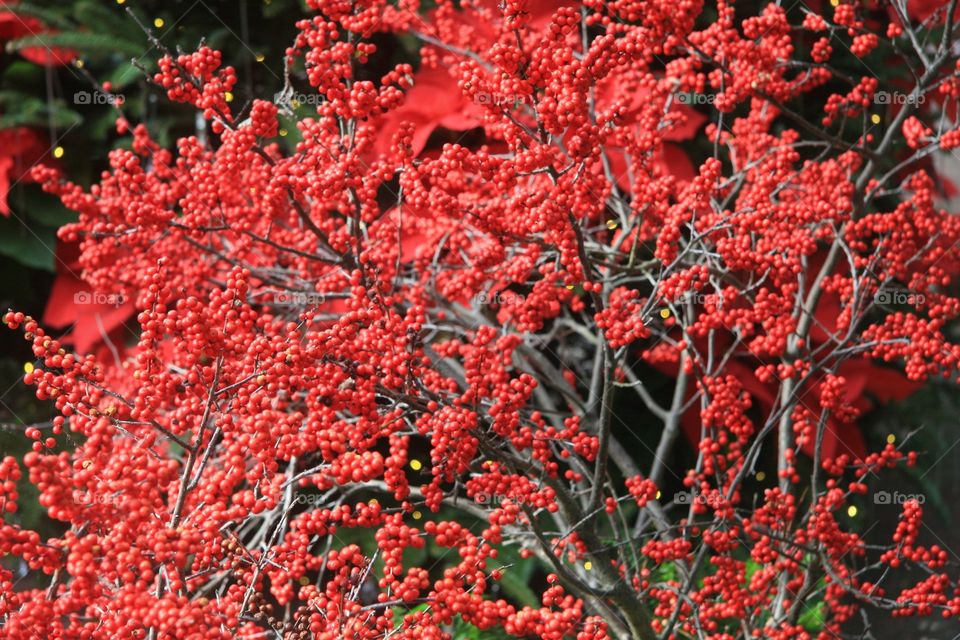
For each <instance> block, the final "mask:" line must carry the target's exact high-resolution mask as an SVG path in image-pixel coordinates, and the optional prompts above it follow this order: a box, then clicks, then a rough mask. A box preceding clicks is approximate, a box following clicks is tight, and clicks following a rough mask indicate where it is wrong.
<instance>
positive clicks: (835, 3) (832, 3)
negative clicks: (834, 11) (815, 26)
mask: <svg viewBox="0 0 960 640" xmlns="http://www.w3.org/2000/svg"><path fill="white" fill-rule="evenodd" d="M830 6H831V7H839V6H840V0H830Z"/></svg>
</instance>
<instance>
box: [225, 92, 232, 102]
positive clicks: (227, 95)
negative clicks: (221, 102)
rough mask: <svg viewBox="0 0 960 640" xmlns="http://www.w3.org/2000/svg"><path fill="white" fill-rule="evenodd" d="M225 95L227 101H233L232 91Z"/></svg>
mask: <svg viewBox="0 0 960 640" xmlns="http://www.w3.org/2000/svg"><path fill="white" fill-rule="evenodd" d="M223 97H224V99H225V100H226V101H227V102H233V94H232V93H230V92H229V91H227V92H226V93H225V94H223Z"/></svg>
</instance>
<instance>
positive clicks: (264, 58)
mask: <svg viewBox="0 0 960 640" xmlns="http://www.w3.org/2000/svg"><path fill="white" fill-rule="evenodd" d="M266 59H267V57H266V56H265V55H263V54H262V53H258V54H257V55H256V60H257V62H263V61H264V60H266Z"/></svg>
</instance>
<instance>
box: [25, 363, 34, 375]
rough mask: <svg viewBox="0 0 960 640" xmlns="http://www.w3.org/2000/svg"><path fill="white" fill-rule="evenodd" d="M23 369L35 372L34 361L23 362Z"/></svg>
mask: <svg viewBox="0 0 960 640" xmlns="http://www.w3.org/2000/svg"><path fill="white" fill-rule="evenodd" d="M23 370H24V371H26V372H27V373H33V363H32V362H24V363H23Z"/></svg>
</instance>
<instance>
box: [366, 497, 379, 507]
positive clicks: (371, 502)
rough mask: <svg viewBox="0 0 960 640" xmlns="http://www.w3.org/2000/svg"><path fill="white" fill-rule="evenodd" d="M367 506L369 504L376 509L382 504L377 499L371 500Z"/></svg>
mask: <svg viewBox="0 0 960 640" xmlns="http://www.w3.org/2000/svg"><path fill="white" fill-rule="evenodd" d="M367 504H369V505H370V506H371V507H376V506H377V505H379V504H380V501H379V500H377V499H376V498H370V502H368V503H367Z"/></svg>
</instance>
